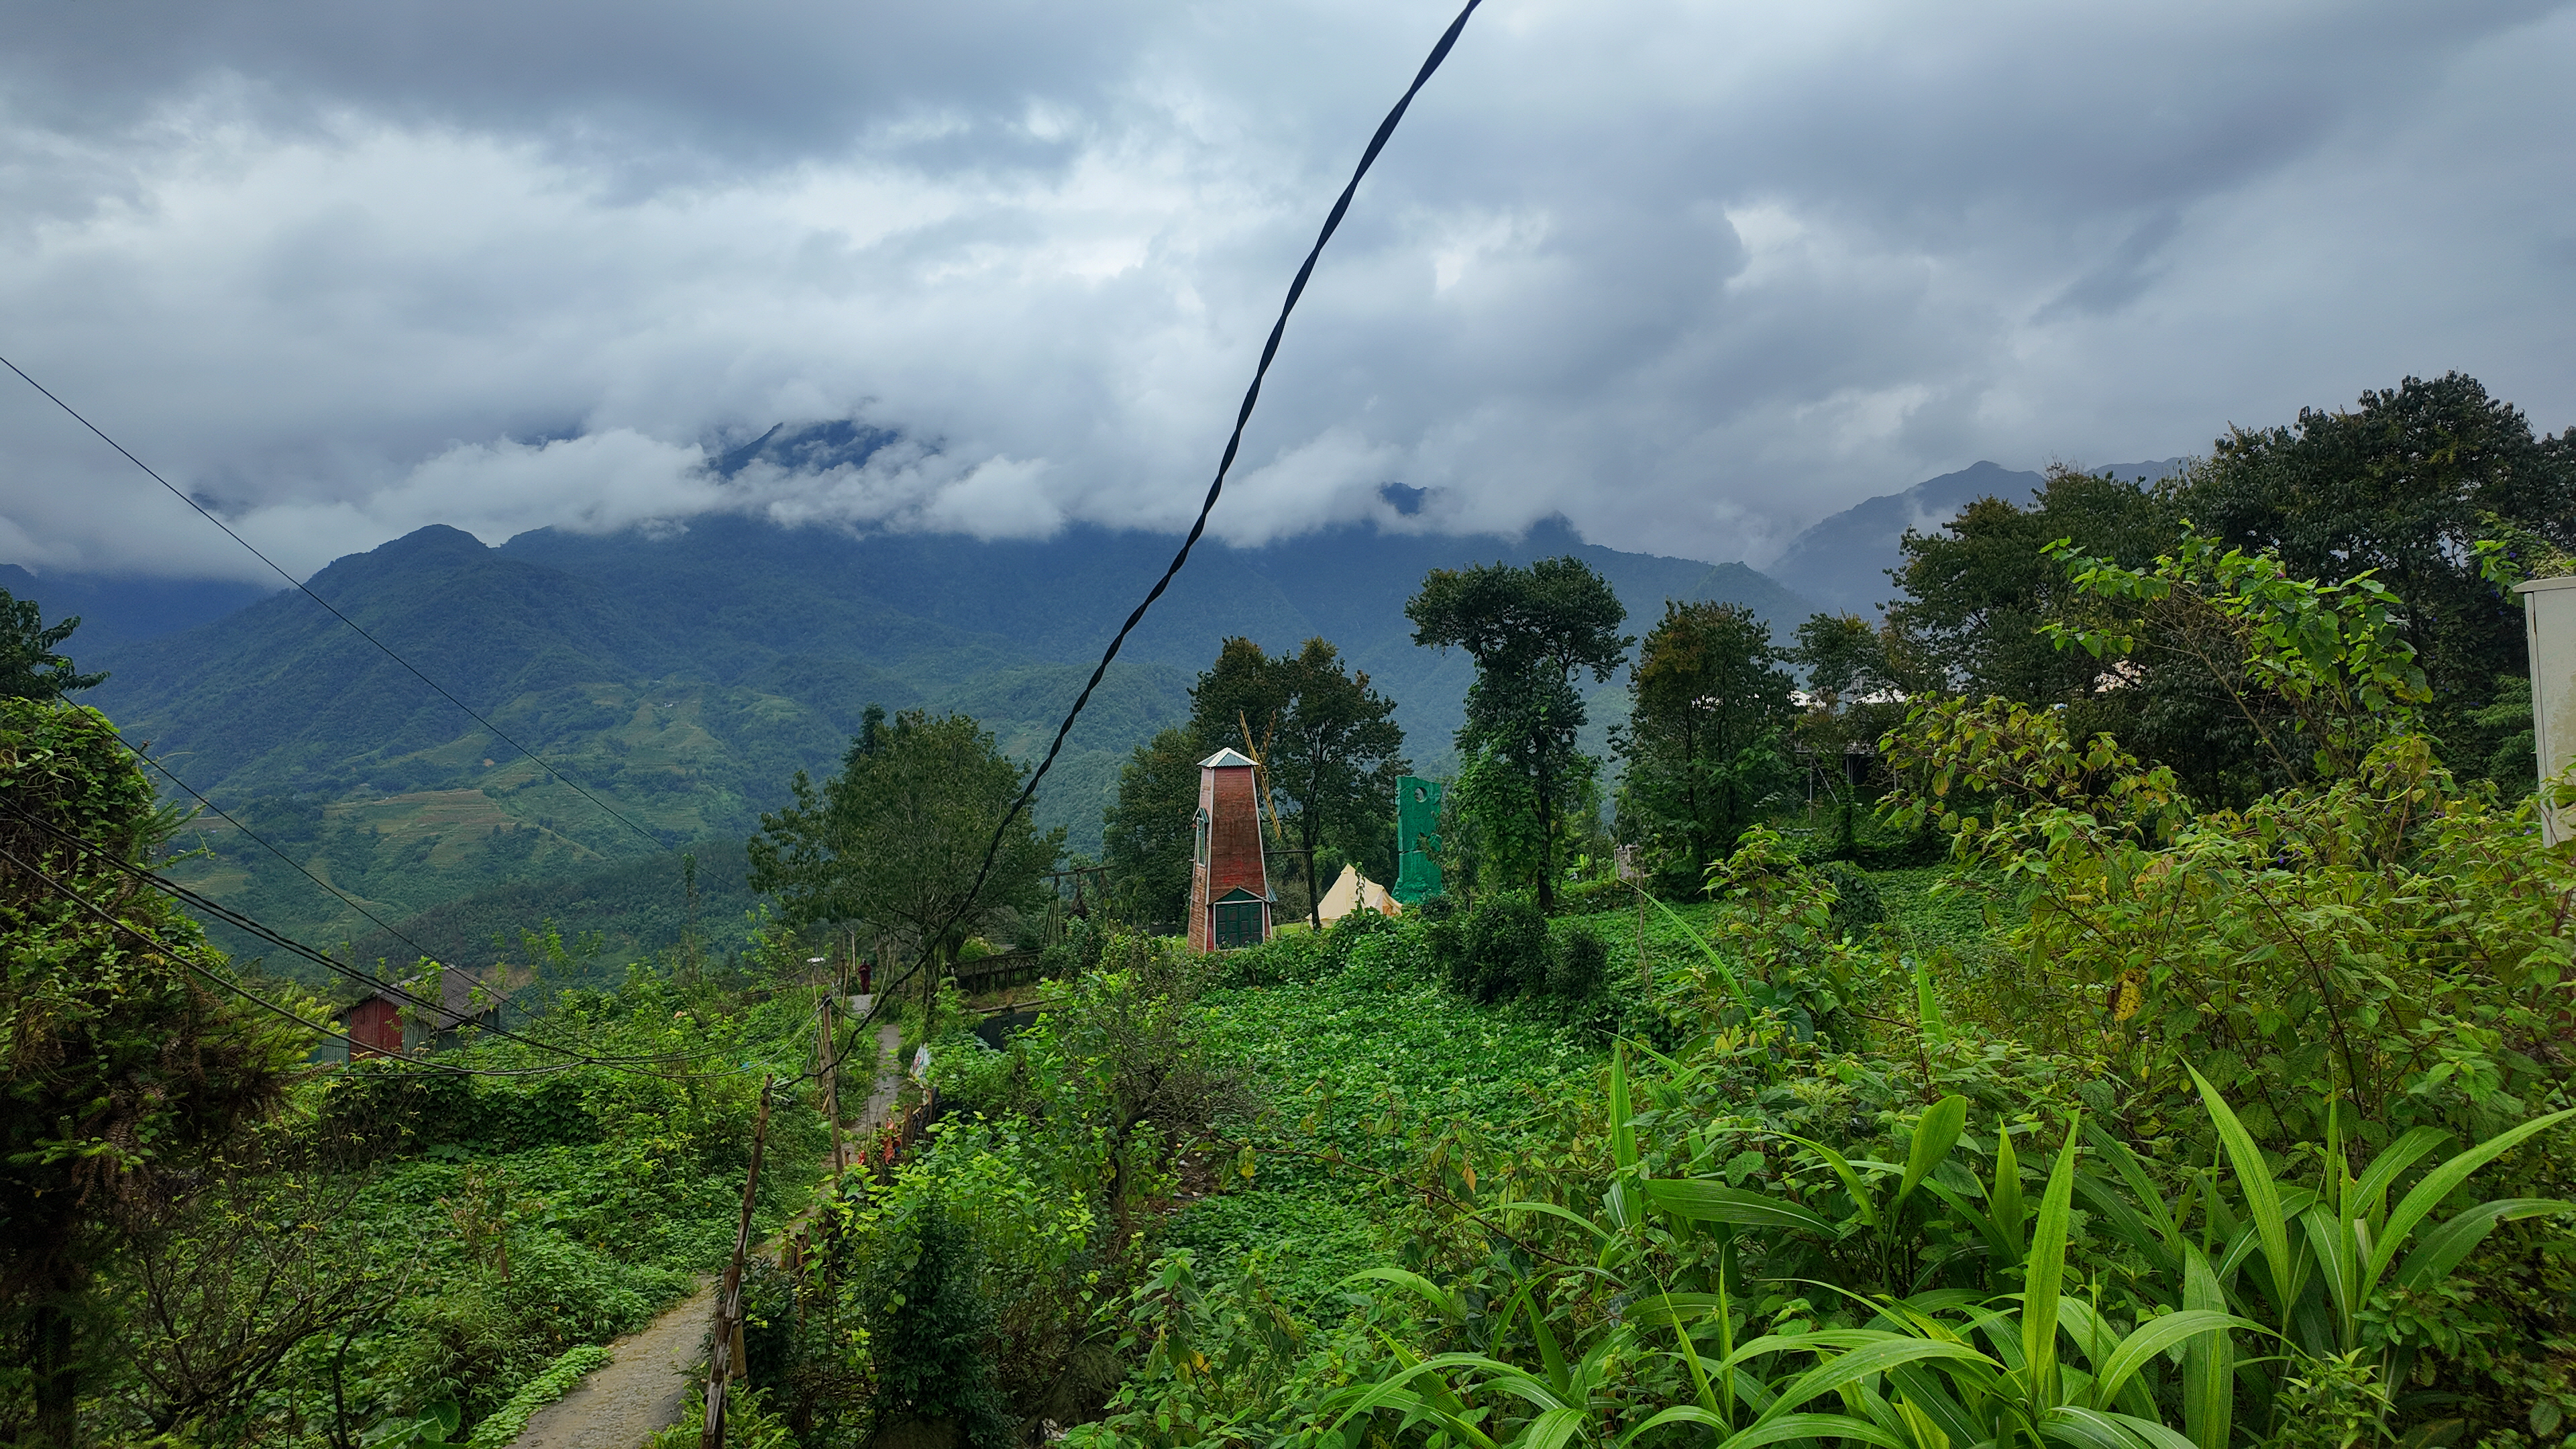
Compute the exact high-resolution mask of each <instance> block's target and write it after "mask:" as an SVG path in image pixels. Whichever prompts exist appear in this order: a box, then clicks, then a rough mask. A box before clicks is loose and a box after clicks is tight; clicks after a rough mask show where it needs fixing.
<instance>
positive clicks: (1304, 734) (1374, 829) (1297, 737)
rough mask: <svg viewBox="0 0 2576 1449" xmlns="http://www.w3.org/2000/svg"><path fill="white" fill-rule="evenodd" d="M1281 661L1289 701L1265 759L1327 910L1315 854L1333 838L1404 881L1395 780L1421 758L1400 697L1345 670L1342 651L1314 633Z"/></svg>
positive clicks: (1369, 866) (1377, 871)
mask: <svg viewBox="0 0 2576 1449" xmlns="http://www.w3.org/2000/svg"><path fill="white" fill-rule="evenodd" d="M1273 662H1274V665H1275V668H1276V672H1277V673H1278V675H1279V676H1280V677H1281V678H1283V679H1285V680H1286V681H1287V683H1288V707H1287V708H1286V709H1285V710H1283V711H1282V712H1281V713H1280V716H1279V723H1278V727H1277V729H1276V730H1275V731H1274V732H1273V733H1272V735H1271V738H1270V740H1269V741H1268V743H1267V745H1266V746H1265V753H1264V754H1263V757H1262V764H1263V766H1264V769H1265V772H1266V773H1267V774H1268V775H1269V777H1270V782H1271V784H1272V786H1273V788H1275V789H1276V790H1277V792H1278V794H1279V795H1280V797H1281V799H1282V801H1283V802H1284V809H1283V811H1282V813H1283V814H1284V815H1286V817H1287V824H1288V826H1289V828H1290V829H1291V830H1293V831H1294V832H1295V833H1296V838H1297V843H1298V845H1299V846H1300V847H1301V848H1302V849H1303V850H1304V852H1305V853H1304V855H1303V856H1302V857H1301V858H1302V859H1303V860H1304V861H1305V862H1306V869H1307V871H1308V875H1307V878H1306V896H1307V900H1308V902H1309V906H1308V909H1309V911H1310V912H1313V911H1319V910H1320V903H1318V902H1317V901H1316V897H1317V895H1318V894H1319V891H1320V888H1321V887H1320V883H1319V882H1318V881H1317V880H1316V879H1315V877H1314V875H1313V871H1314V867H1315V852H1316V851H1317V850H1318V849H1320V848H1322V847H1323V846H1325V845H1327V844H1330V845H1331V846H1333V847H1334V848H1335V849H1338V850H1339V851H1340V852H1341V853H1342V855H1343V856H1344V857H1345V858H1347V859H1349V860H1350V861H1351V862H1352V863H1353V864H1356V865H1358V866H1360V867H1361V868H1362V870H1363V871H1365V872H1366V873H1368V874H1369V875H1372V876H1374V877H1375V878H1377V879H1379V880H1382V881H1391V880H1393V879H1395V876H1394V874H1393V871H1394V869H1395V782H1396V780H1397V779H1398V778H1400V777H1401V776H1402V775H1403V774H1404V773H1405V772H1406V771H1408V770H1410V769H1412V768H1413V766H1412V762H1410V761H1408V760H1406V759H1405V758H1404V757H1403V755H1402V754H1400V753H1399V751H1401V750H1402V749H1403V748H1404V727H1403V726H1401V725H1399V724H1397V723H1396V722H1395V701H1394V700H1391V699H1388V698H1387V697H1386V696H1385V695H1382V694H1380V693H1378V692H1377V691H1376V690H1374V689H1371V688H1370V687H1369V677H1368V673H1367V671H1365V670H1362V671H1359V672H1357V673H1353V672H1352V671H1350V670H1348V669H1346V668H1344V667H1343V665H1342V656H1341V651H1339V650H1337V649H1335V648H1334V647H1333V646H1332V645H1331V644H1329V643H1326V642H1325V641H1324V640H1322V639H1309V640H1307V641H1306V643H1305V647H1303V648H1301V649H1299V650H1298V651H1297V652H1296V653H1295V654H1290V655H1282V656H1280V657H1279V658H1278V659H1277V660H1275V661H1273ZM1315 921H1316V924H1318V925H1321V924H1322V917H1321V916H1320V915H1316V916H1315Z"/></svg>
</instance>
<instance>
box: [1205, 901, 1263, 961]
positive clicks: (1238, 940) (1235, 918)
mask: <svg viewBox="0 0 2576 1449" xmlns="http://www.w3.org/2000/svg"><path fill="white" fill-rule="evenodd" d="M1261 910H1262V906H1261V902H1259V901H1219V902H1217V904H1216V948H1217V949H1218V950H1220V951H1231V950H1233V949H1234V948H1235V947H1237V946H1258V945H1260V944H1261Z"/></svg>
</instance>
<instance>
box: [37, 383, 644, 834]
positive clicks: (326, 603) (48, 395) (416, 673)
mask: <svg viewBox="0 0 2576 1449" xmlns="http://www.w3.org/2000/svg"><path fill="white" fill-rule="evenodd" d="M0 367H6V368H8V369H9V370H10V371H11V372H14V373H16V374H18V376H19V378H20V379H21V380H22V381H24V382H25V383H26V384H27V386H29V387H32V388H34V389H35V390H36V391H38V392H40V393H43V394H44V395H45V400H46V401H48V402H50V403H52V404H53V405H54V406H56V407H58V408H61V409H62V410H63V411H64V412H66V413H69V414H71V417H72V421H74V422H76V423H78V424H80V425H81V426H82V427H84V428H87V429H89V430H90V431H91V432H92V433H95V434H97V435H98V440H99V441H100V442H102V443H105V444H107V445H108V446H109V447H111V448H114V449H115V450H116V451H117V452H118V453H119V454H121V455H123V457H124V459H125V461H127V462H129V463H131V464H133V465H134V466H135V467H137V468H140V469H142V470H143V474H144V476H145V477H147V478H150V479H151V480H152V481H153V482H155V483H158V484H160V485H161V486H162V487H164V488H167V489H169V490H170V496H171V497H173V498H176V499H178V500H179V501H180V502H182V503H185V504H187V505H188V506H189V507H190V508H193V509H195V510H197V516H198V517H200V518H203V519H205V520H206V521H207V522H208V523H211V524H213V525H214V526H215V527H217V528H220V529H222V530H223V531H224V536H225V537H226V538H229V539H231V540H232V541H233V542H235V543H237V544H240V545H241V546H242V547H243V548H246V549H249V550H250V556H251V557H252V558H255V559H258V560H259V561H260V562H261V563H264V564H266V565H268V566H269V568H270V569H272V570H274V571H275V572H276V574H277V576H278V577H279V578H281V579H284V580H286V581H287V582H288V583H290V584H292V585H294V586H295V588H296V589H297V590H298V591H299V592H301V593H302V594H303V595H304V597H306V598H308V599H311V600H312V601H313V602H315V603H317V604H320V605H321V606H322V607H323V608H325V609H327V610H329V611H330V613H331V617H332V618H334V619H337V620H339V621H340V622H341V623H343V624H346V625H348V626H349V628H350V630H351V631H352V632H354V633H355V634H356V635H357V636H358V637H359V638H361V639H364V640H366V641H367V642H368V643H370V644H373V645H375V646H376V647H377V648H378V649H380V650H382V651H384V656H385V657H386V658H387V659H390V660H392V661H393V662H395V663H396V664H399V665H401V666H402V667H403V668H404V669H405V670H407V671H409V672H410V674H411V677H412V678H414V679H417V680H419V681H420V682H421V683H423V684H426V685H428V686H429V687H430V688H431V689H432V690H435V691H436V692H437V694H438V697H439V698H441V699H443V700H446V701H447V702H448V703H449V704H452V705H454V706H456V707H457V708H458V709H461V710H463V711H465V713H466V716H467V717H468V718H470V719H472V720H473V721H474V722H475V723H476V724H479V725H481V726H482V727H483V728H485V729H487V730H490V731H491V732H492V734H493V736H494V737H495V738H497V739H499V740H500V741H501V743H503V744H505V745H508V746H509V747H510V748H511V749H514V750H517V751H518V752H519V753H520V754H523V755H525V756H527V757H528V758H529V759H531V760H533V761H535V762H536V766H537V768H538V769H540V770H543V771H545V772H546V773H547V774H549V775H552V776H554V777H555V780H556V782H557V783H558V784H561V785H563V786H565V787H566V788H568V789H570V790H571V791H572V792H573V793H574V794H576V795H579V796H580V797H581V798H583V799H584V800H587V801H589V802H590V803H591V804H593V805H596V806H598V807H599V809H600V811H601V813H603V814H605V815H607V816H608V818H609V819H611V820H614V821H616V822H617V823H618V824H620V825H623V826H625V827H626V828H627V829H629V830H632V831H634V832H635V833H636V834H637V835H640V836H642V837H644V839H646V840H647V841H649V842H651V843H652V846H653V848H654V849H655V850H657V851H660V850H668V849H670V846H669V845H667V844H666V843H664V841H663V840H662V837H660V836H658V835H655V834H654V833H653V832H651V831H649V830H647V829H645V828H644V827H643V826H641V825H638V824H636V823H635V822H634V821H632V820H629V819H627V818H626V817H625V816H623V815H621V814H619V813H618V812H617V810H616V808H615V807H613V806H611V805H610V804H609V803H608V802H607V801H605V800H602V799H600V798H599V797H598V796H596V795H593V794H592V793H590V792H589V791H588V790H585V789H583V788H582V787H581V786H580V785H579V784H576V783H575V782H574V781H572V780H571V779H569V778H568V777H566V776H565V774H564V773H563V771H561V770H558V769H556V768H555V767H554V766H552V765H549V764H547V763H546V761H545V757H544V756H542V755H539V754H538V753H537V752H536V751H534V750H532V749H529V748H528V747H527V746H526V745H523V744H520V743H519V742H518V741H517V740H515V739H512V738H511V737H510V735H509V733H508V732H507V731H505V730H503V729H502V728H501V727H500V726H499V725H496V724H494V723H492V721H490V720H488V719H486V718H484V717H483V715H482V712H481V711H479V710H477V709H475V708H474V706H472V705H470V704H467V703H466V702H465V701H463V700H461V699H458V698H457V697H456V696H455V695H453V694H450V693H449V692H448V691H447V686H445V685H443V684H440V683H439V682H438V681H437V680H435V679H432V678H430V677H429V676H428V675H426V674H423V673H422V672H421V671H420V667H419V666H418V665H416V664H413V663H412V662H411V661H410V660H408V659H405V658H403V657H402V656H401V655H399V654H397V653H395V652H394V651H393V646H391V645H389V644H387V643H385V641H383V640H382V639H379V638H377V637H376V636H375V635H373V634H370V633H368V632H367V630H366V628H365V626H363V625H361V624H360V623H359V622H358V621H357V620H355V619H352V618H350V617H349V616H348V615H346V614H343V613H341V612H340V610H339V609H338V607H337V606H335V605H334V604H332V602H331V601H330V600H329V599H326V598H324V597H322V596H321V595H320V594H317V593H315V592H313V590H312V589H311V588H310V587H308V586H307V585H306V584H305V582H304V581H303V580H302V579H299V578H297V577H296V576H295V575H293V574H290V573H288V572H287V571H286V570H285V569H283V568H280V567H278V563H277V561H276V560H275V559H272V558H270V557H269V556H268V555H267V554H264V553H261V552H260V551H259V550H258V548H256V547H254V546H253V545H252V543H251V541H250V540H249V539H246V538H244V537H242V536H241V535H240V534H238V533H235V532H233V527H232V525H231V524H229V523H226V522H224V521H223V520H222V519H220V518H217V517H216V516H215V515H214V514H213V513H211V512H209V511H208V510H207V508H206V506H205V505H204V504H202V503H199V502H198V501H197V500H196V499H194V498H191V497H189V496H188V495H187V494H186V493H185V492H182V491H181V490H180V489H179V488H178V487H176V486H175V485H173V484H172V483H171V482H170V480H169V479H167V478H164V477H162V476H161V475H160V474H159V473H156V472H154V471H153V470H152V465H151V464H149V463H146V462H144V461H143V460H142V459H141V458H138V457H136V456H134V454H133V453H132V452H131V451H129V450H128V449H127V448H126V446H125V445H124V444H123V443H120V442H118V441H117V440H116V439H114V438H111V437H109V436H108V435H107V433H106V432H105V431H104V430H102V429H101V428H100V427H99V425H98V424H96V423H93V422H91V421H90V420H89V419H88V418H85V417H83V416H81V413H80V410H79V409H77V408H75V407H73V406H72V405H71V404H70V403H67V402H65V401H63V400H62V399H61V398H59V397H56V396H55V395H54V392H53V389H51V388H49V387H47V386H45V385H44V384H43V383H41V382H38V381H36V380H35V379H34V378H32V377H29V376H27V370H26V369H25V368H23V367H20V366H19V365H18V364H16V363H14V362H11V361H10V360H9V359H8V358H5V357H0Z"/></svg>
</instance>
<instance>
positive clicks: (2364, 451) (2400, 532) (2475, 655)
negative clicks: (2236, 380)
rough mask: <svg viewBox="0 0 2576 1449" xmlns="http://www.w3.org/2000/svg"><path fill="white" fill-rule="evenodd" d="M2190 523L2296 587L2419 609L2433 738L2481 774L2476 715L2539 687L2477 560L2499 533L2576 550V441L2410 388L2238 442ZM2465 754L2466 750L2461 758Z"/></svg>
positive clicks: (2213, 471) (2418, 636) (2423, 384)
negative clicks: (2316, 582)
mask: <svg viewBox="0 0 2576 1449" xmlns="http://www.w3.org/2000/svg"><path fill="white" fill-rule="evenodd" d="M2175 501H2176V504H2177V506H2178V507H2179V509H2180V510H2181V511H2182V513H2183V514H2184V515H2186V516H2188V517H2190V518H2191V519H2192V520H2193V521H2194V522H2196V523H2197V524H2199V525H2200V526H2201V527H2203V528H2206V529H2208V530H2210V531H2211V532H2213V533H2214V534H2216V535H2217V536H2218V537H2219V538H2220V539H2222V540H2224V541H2225V542H2226V543H2228V544H2231V545H2233V546H2235V547H2238V548H2242V549H2245V550H2247V551H2249V552H2262V553H2268V554H2271V555H2273V556H2275V557H2277V558H2279V559H2280V560H2281V562H2282V564H2283V566H2284V567H2285V568H2286V569H2287V570H2288V571H2289V572H2290V573H2291V574H2292V575H2293V576H2294V577H2301V578H2339V577H2344V576H2347V575H2350V574H2354V573H2359V572H2363V571H2368V572H2369V573H2370V574H2371V575H2372V577H2374V578H2376V579H2377V580H2378V581H2379V582H2381V583H2382V584H2384V585H2386V586H2387V587H2388V588H2389V589H2390V590H2391V591H2393V592H2394V593H2395V594H2396V595H2398V596H2399V597H2401V598H2403V599H2404V600H2405V601H2406V610H2405V615H2404V618H2403V620H2402V623H2401V625H2400V627H2401V629H2402V631H2403V633H2404V635H2405V637H2406V639H2407V641H2408V642H2409V643H2411V644H2413V645H2414V646H2415V649H2416V651H2417V653H2418V655H2419V656H2420V658H2421V660H2422V662H2423V665H2424V669H2425V672H2426V683H2427V686H2428V690H2429V694H2430V696H2431V697H2430V699H2429V700H2428V701H2427V707H2428V708H2429V709H2430V710H2431V722H2432V728H2433V732H2434V733H2435V734H2437V735H2439V736H2440V737H2441V738H2443V740H2444V741H2445V742H2446V743H2448V744H2451V745H2452V746H2454V748H2456V749H2458V751H2459V752H2458V753H2457V754H2456V755H2454V756H2452V757H2450V758H2451V761H2452V763H2453V765H2454V767H2455V768H2460V767H2473V766H2475V765H2477V764H2479V763H2482V762H2483V761H2484V759H2485V758H2486V755H2487V753H2488V751H2489V750H2490V749H2492V748H2493V741H2494V736H2493V735H2491V734H2488V733H2486V732H2485V731H2483V730H2478V729H2475V728H2474V727H2471V726H2470V724H2469V721H2468V720H2467V718H2466V715H2467V713H2468V712H2470V711H2473V710H2475V709H2477V708H2478V707H2480V706H2482V705H2484V704H2485V703H2486V702H2488V701H2489V700H2490V699H2491V698H2492V697H2493V695H2492V690H2493V689H2494V685H2495V681H2496V679H2497V678H2498V677H2499V676H2505V675H2519V674H2523V673H2526V672H2528V666H2527V665H2526V664H2525V662H2524V660H2523V657H2522V655H2523V649H2522V643H2523V640H2522V610H2521V608H2520V607H2519V606H2518V603H2517V601H2516V600H2514V599H2513V598H2512V597H2511V596H2510V595H2509V594H2504V593H2501V592H2500V591H2498V590H2496V589H2495V588H2493V587H2492V586H2490V585H2489V584H2488V582H2487V581H2486V580H2484V579H2482V578H2481V577H2480V576H2479V574H2480V571H2479V568H2478V564H2477V560H2476V558H2475V556H2474V550H2473V547H2472V546H2473V544H2474V543H2475V541H2476V540H2478V539H2481V538H2493V537H2497V536H2498V533H2499V530H2498V524H2499V523H2502V524H2504V525H2506V526H2508V527H2511V528H2513V529H2515V530H2516V531H2518V532H2520V533H2522V534H2524V535H2525V536H2526V537H2532V538H2534V539H2535V540H2536V541H2538V542H2541V543H2543V544H2546V545H2548V546H2551V547H2555V548H2559V549H2565V548H2567V547H2569V546H2571V545H2576V524H2571V522H2570V520H2571V519H2572V518H2576V435H2567V436H2560V437H2535V436H2534V435H2533V433H2532V430H2531V424H2530V422H2529V421H2528V420H2527V419H2526V418H2524V416H2523V414H2522V412H2521V411H2520V410H2519V409H2517V408H2515V407H2514V406H2513V405H2511V404H2510V403H2506V402H2504V401H2502V400H2500V399H2497V398H2494V397H2491V396H2489V395H2488V393H2487V391H2486V389H2485V388H2484V387H2482V386H2480V385H2479V383H2478V381H2477V380H2476V379H2475V378H2472V377H2468V376H2465V375H2463V374H2460V373H2456V372H2454V373H2446V374H2444V375H2443V376H2441V377H2439V378H2434V379H2431V380H2429V381H2428V380H2425V379H2421V378H2413V377H2410V378H2406V379H2405V380H2403V381H2401V382H2400V383H2399V384H2398V385H2397V386H2396V387H2394V388H2387V389H2374V390H2372V391H2368V392H2365V393H2363V394H2362V395H2361V397H2360V398H2359V399H2358V401H2357V404H2356V406H2354V407H2352V408H2350V409H2342V408H2337V409H2334V410H2331V411H2329V410H2326V409H2322V408H2319V409H2309V408H2302V409H2300V410H2299V416H2298V420H2297V421H2296V422H2295V423H2293V424H2291V425H2289V426H2287V427H2275V428H2263V429H2247V428H2231V429H2230V430H2229V431H2228V434H2227V436H2225V437H2222V438H2220V439H2218V440H2217V442H2216V444H2215V445H2214V447H2213V449H2212V451H2211V455H2210V456H2209V458H2207V459H2206V460H2205V461H2202V462H2200V463H2198V464H2196V465H2194V466H2193V467H2192V468H2191V469H2189V470H2188V471H2187V472H2186V473H2185V474H2184V475H2183V477H2182V478H2181V479H2180V480H2178V483H2177V486H2176V488H2175ZM2460 747H2465V748H2460Z"/></svg>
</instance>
